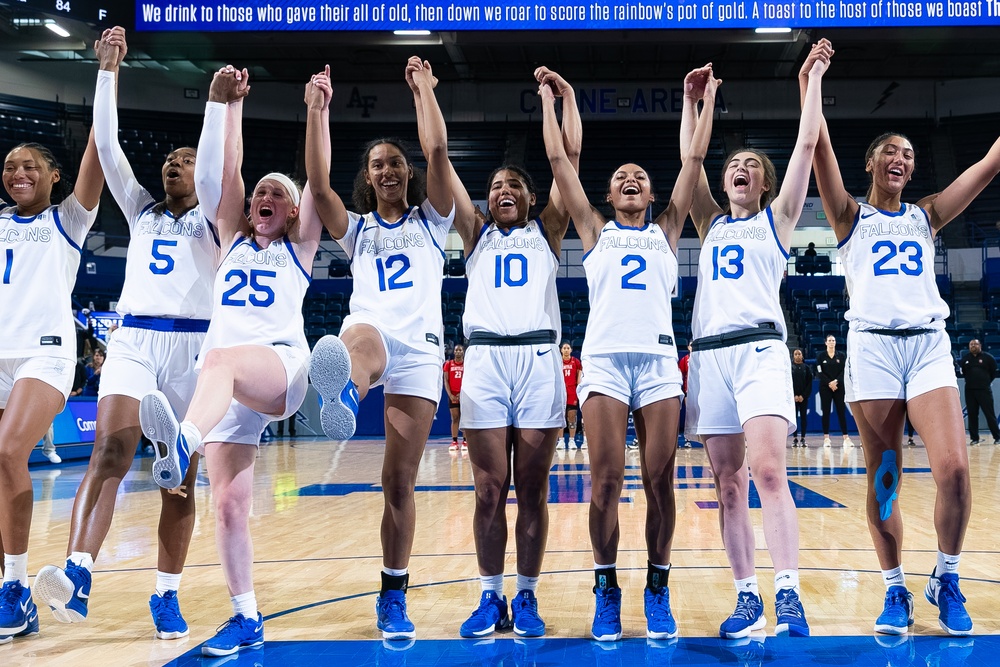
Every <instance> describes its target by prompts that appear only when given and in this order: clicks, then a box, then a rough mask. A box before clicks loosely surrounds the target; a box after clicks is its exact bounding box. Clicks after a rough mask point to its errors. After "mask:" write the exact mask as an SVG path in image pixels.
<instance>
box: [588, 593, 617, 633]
mask: <svg viewBox="0 0 1000 667" xmlns="http://www.w3.org/2000/svg"><path fill="white" fill-rule="evenodd" d="M594 596H595V597H596V600H595V605H594V623H593V625H591V626H590V636H591V637H593V638H594V639H596V640H597V641H599V642H616V641H618V640H619V639H621V638H622V589H620V588H618V587H617V586H616V587H613V588H595V589H594Z"/></svg>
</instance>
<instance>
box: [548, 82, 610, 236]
mask: <svg viewBox="0 0 1000 667" xmlns="http://www.w3.org/2000/svg"><path fill="white" fill-rule="evenodd" d="M535 79H536V80H537V81H538V82H539V83H540V84H544V85H548V86H549V87H550V88H551V90H552V94H553V95H554V96H555V97H561V98H562V142H563V148H564V149H565V152H566V158H567V159H568V160H569V164H570V165H571V166H572V167H573V170H574V171H575V172H576V173H577V174H579V173H580V153H581V151H582V150H583V122H582V121H581V120H580V109H579V107H577V104H576V93H575V92H574V91H573V86H571V85H569V82H567V81H566V79H564V78H563V77H561V76H559V75H558V74H557V73H555V72H553V71H552V70H550V69H549V68H548V67H539V68H538V69H536V70H535ZM540 217H541V219H542V224H544V225H545V232H546V234H548V237H549V242H550V243H551V244H553V250H554V251H556V252H558V251H559V246H560V245H561V243H562V239H563V237H564V236H566V229H567V228H568V227H569V220H570V213H569V210H568V207H567V205H566V203H565V202H564V201H563V195H562V193H561V192H560V190H559V183H558V182H557V181H556V180H555V179H554V178H553V179H552V187H551V188H550V189H549V201H548V203H547V204H546V205H545V210H543V211H542V213H541V216H540ZM598 230H600V228H598Z"/></svg>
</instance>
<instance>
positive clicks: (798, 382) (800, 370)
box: [792, 347, 813, 447]
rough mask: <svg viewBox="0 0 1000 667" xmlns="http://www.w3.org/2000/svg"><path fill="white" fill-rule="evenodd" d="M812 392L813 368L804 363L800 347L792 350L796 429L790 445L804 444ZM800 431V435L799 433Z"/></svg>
mask: <svg viewBox="0 0 1000 667" xmlns="http://www.w3.org/2000/svg"><path fill="white" fill-rule="evenodd" d="M812 393H813V370H812V366H810V365H809V364H807V363H806V358H805V355H803V354H802V348H798V347H797V348H795V349H794V350H792V395H793V396H794V397H795V414H796V416H797V417H798V423H799V426H798V430H797V431H796V432H795V436H794V437H793V438H792V447H805V446H806V425H807V423H808V420H809V399H810V398H811V397H812ZM800 433H801V437H800V435H799V434H800Z"/></svg>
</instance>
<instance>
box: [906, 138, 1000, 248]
mask: <svg viewBox="0 0 1000 667" xmlns="http://www.w3.org/2000/svg"><path fill="white" fill-rule="evenodd" d="M997 173H1000V138H997V140H996V141H994V142H993V146H991V147H990V150H989V151H988V152H987V153H986V156H985V157H983V159H982V160H980V161H979V162H977V163H975V164H974V165H972V166H971V167H969V168H968V169H966V170H965V171H963V172H962V173H961V175H960V176H959V177H958V178H956V179H955V180H954V181H952V183H951V185H949V186H948V187H946V188H945V189H944V190H942V191H941V192H939V193H937V194H935V195H930V196H928V197H924V198H923V199H921V200H920V201H919V202H917V205H918V206H920V207H922V208H924V209H926V210H927V215H928V216H930V219H931V227H933V228H934V230H935V231H938V230H940V229H941V228H942V227H944V226H945V225H947V224H948V223H949V222H951V221H952V220H954V219H955V218H956V217H957V216H958V215H959V214H960V213H961V212H962V211H964V210H965V209H966V207H968V205H969V204H971V203H972V200H973V199H975V198H976V197H977V196H978V195H979V193H980V192H982V191H983V189H984V188H986V186H987V185H989V183H990V181H992V180H993V179H994V177H996V175H997Z"/></svg>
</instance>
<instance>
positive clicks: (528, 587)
mask: <svg viewBox="0 0 1000 667" xmlns="http://www.w3.org/2000/svg"><path fill="white" fill-rule="evenodd" d="M537 590H538V577H526V576H524V575H523V574H521V573H518V575H517V592H518V593H520V592H521V591H531V592H532V593H534V592H535V591H537Z"/></svg>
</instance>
